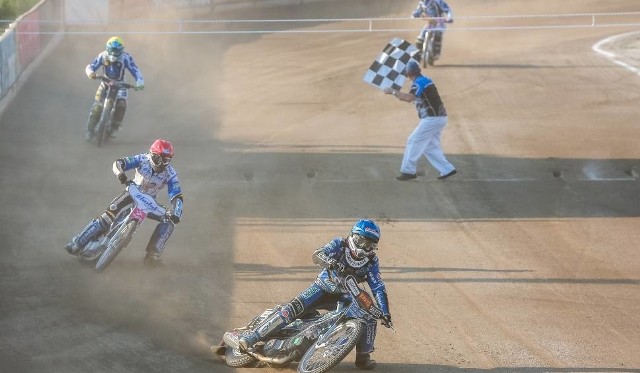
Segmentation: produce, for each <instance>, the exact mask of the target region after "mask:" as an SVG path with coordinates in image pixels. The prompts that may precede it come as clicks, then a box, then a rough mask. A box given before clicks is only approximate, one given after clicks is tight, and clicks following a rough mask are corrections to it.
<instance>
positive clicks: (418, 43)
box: [412, 39, 424, 62]
mask: <svg viewBox="0 0 640 373" xmlns="http://www.w3.org/2000/svg"><path fill="white" fill-rule="evenodd" d="M422 43H424V39H416V48H418V51H417V52H415V53H414V55H413V56H412V57H413V59H415V60H416V61H418V62H420V61H421V60H422Z"/></svg>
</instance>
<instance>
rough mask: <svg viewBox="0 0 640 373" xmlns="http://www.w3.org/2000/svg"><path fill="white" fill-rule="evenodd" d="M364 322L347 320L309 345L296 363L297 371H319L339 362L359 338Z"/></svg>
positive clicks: (310, 372) (323, 370)
mask: <svg viewBox="0 0 640 373" xmlns="http://www.w3.org/2000/svg"><path fill="white" fill-rule="evenodd" d="M362 333H364V324H363V323H362V322H360V321H358V320H353V319H351V320H347V321H345V322H343V323H342V324H340V325H338V326H337V327H336V328H335V329H334V330H333V331H332V332H331V333H330V334H328V335H325V336H324V337H323V338H322V339H319V340H318V341H317V342H316V343H314V344H313V346H311V347H310V348H309V349H308V350H307V352H306V353H305V354H304V356H303V357H302V359H301V360H300V363H299V364H298V372H299V373H321V372H326V371H328V370H329V369H331V368H333V367H335V366H336V365H338V363H340V362H341V361H342V360H343V359H344V358H345V357H346V356H347V355H349V353H350V352H351V350H353V348H354V347H355V345H356V343H358V341H359V340H360V337H361V336H362Z"/></svg>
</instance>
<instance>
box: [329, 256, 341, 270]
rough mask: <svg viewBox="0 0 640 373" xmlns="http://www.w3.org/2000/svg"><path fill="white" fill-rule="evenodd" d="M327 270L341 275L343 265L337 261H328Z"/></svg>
mask: <svg viewBox="0 0 640 373" xmlns="http://www.w3.org/2000/svg"><path fill="white" fill-rule="evenodd" d="M329 269H332V270H335V271H338V272H339V273H343V272H344V264H342V263H340V262H339V261H337V260H335V259H331V260H330V261H329Z"/></svg>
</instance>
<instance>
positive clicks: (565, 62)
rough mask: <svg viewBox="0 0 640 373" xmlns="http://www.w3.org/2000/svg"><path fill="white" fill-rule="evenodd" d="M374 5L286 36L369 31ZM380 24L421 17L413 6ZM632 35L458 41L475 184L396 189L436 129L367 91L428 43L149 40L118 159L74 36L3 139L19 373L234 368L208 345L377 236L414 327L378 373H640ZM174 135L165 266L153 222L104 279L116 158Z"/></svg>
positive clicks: (589, 32)
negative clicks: (626, 50) (321, 250)
mask: <svg viewBox="0 0 640 373" xmlns="http://www.w3.org/2000/svg"><path fill="white" fill-rule="evenodd" d="M362 3H363V2H362V1H347V0H343V1H341V2H339V3H331V4H330V5H331V7H330V8H329V7H327V8H326V9H324V8H323V6H321V5H318V4H315V5H313V6H305V7H297V8H295V9H294V10H289V11H287V12H286V13H285V11H284V10H278V12H277V16H278V17H286V16H292V17H301V18H313V17H322V16H323V15H325V14H326V15H327V16H332V17H361V16H364V15H365V13H364V11H365V8H363V7H362ZM451 3H452V6H454V7H455V10H456V14H457V15H483V14H484V15H494V14H532V13H555V12H557V13H563V12H566V13H568V12H575V13H581V12H606V11H630V10H636V11H637V10H638V9H637V8H638V5H637V4H636V1H634V0H619V1H615V2H613V1H610V2H601V1H595V0H572V1H563V2H559V1H553V0H545V1H543V0H540V1H537V2H535V4H532V3H531V2H530V1H521V0H516V1H513V0H490V1H489V0H487V1H483V2H478V1H473V0H458V1H453V0H452V1H451ZM479 3H482V4H483V6H480V4H479ZM611 3H613V4H611ZM368 4H375V6H370V7H369V8H368V9H366V12H367V13H366V15H380V16H400V15H403V16H405V15H407V14H408V13H409V12H410V11H411V9H412V7H413V5H414V1H375V2H374V1H372V0H370V2H369V3H368ZM289 12H290V13H289ZM258 16H259V15H258ZM267 16H270V17H272V18H275V16H274V14H273V13H270V14H267ZM317 27H323V26H322V25H320V26H317ZM625 31H630V30H629V29H624V28H612V29H606V28H595V29H573V30H563V31H558V30H512V31H507V32H498V31H477V32H466V31H457V32H449V33H448V34H447V35H446V39H445V49H444V54H443V57H442V59H441V60H440V61H439V62H438V66H437V67H436V68H434V69H433V70H429V71H428V73H429V74H431V76H432V77H433V78H434V79H435V80H436V82H437V84H438V86H439V89H440V92H441V94H442V95H443V98H444V100H445V104H446V105H447V109H448V111H449V112H450V124H449V126H448V127H447V129H446V130H445V133H444V139H443V141H444V149H445V151H446V152H447V153H448V154H449V155H450V159H451V160H452V162H453V163H455V164H456V165H457V166H458V168H459V170H460V175H459V176H457V177H456V178H455V179H453V180H450V181H446V182H439V181H436V180H435V176H434V172H433V170H432V169H431V168H430V166H429V165H427V164H426V163H422V164H421V166H422V167H423V168H424V170H425V171H426V175H425V176H424V177H421V178H420V179H419V181H418V182H407V183H400V182H396V181H394V180H393V177H394V176H395V175H396V173H397V172H398V168H399V164H400V160H401V153H402V151H403V147H404V141H405V139H406V136H407V135H408V134H409V132H410V131H411V130H412V129H413V126H414V124H415V111H414V109H413V108H412V106H411V105H408V104H403V103H400V102H398V101H396V100H393V99H392V98H391V97H389V96H384V95H383V94H382V93H380V92H378V91H376V90H375V89H373V88H371V87H369V86H367V85H366V84H364V83H362V81H361V78H362V75H363V74H364V71H365V69H366V67H367V66H368V65H369V64H370V62H371V60H372V58H373V57H374V56H375V55H376V54H377V53H378V51H379V50H380V48H381V47H382V46H383V45H384V43H386V41H387V40H389V39H390V38H391V37H393V36H400V37H404V38H406V39H408V40H413V38H414V36H415V34H414V33H409V34H406V35H394V34H382V33H380V34H378V33H375V34H275V35H264V36H249V37H245V36H220V35H218V36H130V37H127V38H126V40H125V41H126V42H127V46H128V48H129V50H130V51H131V52H132V53H134V55H135V56H136V58H137V60H138V62H139V64H140V66H141V68H142V69H143V71H144V73H145V78H146V81H147V89H146V90H145V91H144V92H142V93H132V94H131V99H130V108H129V111H128V114H127V119H126V123H125V125H126V128H125V130H124V133H123V136H122V137H121V138H120V139H118V140H117V141H116V142H115V143H113V144H110V145H109V146H107V147H105V148H103V149H96V147H95V146H93V145H89V144H85V143H83V142H82V140H81V133H82V126H83V125H84V121H85V118H86V114H87V110H88V108H89V106H90V104H91V99H92V97H93V93H94V91H95V88H96V85H95V83H93V82H90V81H88V80H86V78H84V75H83V69H84V66H85V65H86V63H87V62H88V61H89V59H90V58H92V57H93V55H94V53H96V52H97V51H98V49H96V48H99V47H100V46H101V45H102V44H103V42H104V40H103V39H104V37H102V36H100V37H80V36H70V37H67V38H66V39H65V41H64V42H63V43H62V44H61V46H60V48H59V49H58V50H57V51H55V52H54V53H53V54H52V55H51V56H49V58H47V59H46V60H45V61H44V63H43V64H42V66H41V68H40V69H39V70H38V71H37V72H36V73H35V74H34V75H33V76H32V77H31V79H30V80H29V81H28V82H27V83H26V85H25V86H24V89H23V90H22V91H21V92H20V93H19V95H18V96H17V98H16V100H15V101H14V102H13V103H12V105H11V106H10V107H9V108H8V110H7V111H6V112H5V114H4V116H2V117H1V118H0V119H1V125H0V130H2V133H3V135H2V136H1V137H0V158H2V159H3V166H2V169H1V171H0V172H1V173H0V187H1V190H2V194H1V195H0V206H2V209H0V227H1V228H0V238H1V242H2V255H0V289H1V292H2V294H1V295H2V297H1V298H0V299H1V302H0V315H1V317H0V366H1V367H2V370H3V371H7V372H88V371H93V372H107V371H108V372H132V371H136V372H211V371H232V370H231V369H227V368H226V367H225V366H224V365H223V364H222V363H221V362H219V361H217V360H216V359H215V358H213V357H212V356H211V355H210V354H209V353H208V346H209V345H210V344H214V343H217V341H218V340H219V338H220V336H221V334H222V333H223V331H224V330H225V329H227V328H229V327H232V326H236V325H239V324H240V323H242V322H244V321H245V320H246V319H247V318H249V317H251V316H253V315H254V314H255V313H257V312H259V311H261V310H262V309H263V308H265V307H267V306H271V305H273V304H274V303H276V302H282V301H286V300H288V299H289V298H290V297H292V296H293V295H295V294H296V293H297V292H298V291H299V290H301V289H303V288H304V287H305V286H306V285H307V283H308V282H309V281H311V280H312V279H313V277H314V275H315V273H316V268H315V267H313V265H312V264H311V261H310V254H311V251H312V250H313V249H315V248H316V247H318V246H320V245H322V244H324V243H325V242H326V241H328V240H329V239H331V238H332V237H333V236H335V235H340V234H346V233H347V231H348V229H349V227H350V225H351V223H352V222H353V220H354V219H356V218H358V217H362V216H368V217H372V218H375V219H377V220H378V221H380V223H381V227H382V231H383V239H382V245H381V250H380V257H381V259H382V263H383V276H384V279H385V280H386V282H387V286H388V291H389V294H390V300H391V306H392V310H393V316H394V321H395V324H396V327H397V329H398V330H397V333H395V334H394V333H391V332H389V331H388V330H385V329H384V328H381V329H380V330H379V333H378V340H377V351H376V353H375V358H376V359H377V360H378V361H379V362H380V367H379V370H380V371H383V372H403V373H404V372H426V371H429V372H458V371H465V372H467V371H468V372H481V371H496V372H521V373H530V372H594V371H598V372H626V371H638V370H639V369H640V357H639V356H640V355H638V353H637V352H638V351H640V316H639V315H640V276H639V273H640V259H639V256H638V255H637V227H638V224H639V223H640V220H639V219H638V218H639V217H640V210H639V209H638V206H639V204H640V197H639V194H638V187H639V185H638V181H637V176H635V175H637V174H635V171H634V169H635V170H637V169H639V168H640V164H639V161H638V159H639V158H640V147H638V146H637V139H638V138H640V130H639V129H638V126H637V120H638V117H640V109H639V107H638V105H637V102H638V98H639V97H638V96H639V90H638V86H639V84H640V78H639V77H638V76H636V75H633V74H631V73H629V72H627V71H626V70H623V69H621V68H620V67H618V66H616V65H614V64H611V63H610V62H608V61H607V60H605V59H604V58H602V57H601V56H598V55H596V54H594V53H593V52H592V50H591V46H592V45H593V44H594V43H596V42H597V41H598V40H600V39H602V38H604V37H607V36H610V35H614V34H618V33H622V32H625ZM327 56H331V57H327ZM156 137H167V138H169V139H171V140H172V141H173V142H174V144H175V146H176V158H175V161H174V164H175V166H176V167H177V169H178V171H179V173H180V176H181V179H182V183H183V187H184V194H185V217H184V221H183V223H182V224H180V225H179V226H178V227H177V229H176V231H175V233H174V235H173V236H172V239H171V242H170V245H169V247H168V248H167V252H166V255H165V256H164V259H165V262H166V266H165V267H164V268H162V269H161V270H155V271H149V270H145V269H144V268H142V265H141V258H142V255H143V254H142V251H143V248H144V245H145V244H146V240H147V239H148V237H149V235H150V232H151V229H152V225H151V224H149V225H147V226H144V227H143V229H142V230H141V231H140V232H139V233H138V234H137V236H136V237H135V238H134V240H133V242H132V244H131V245H130V247H129V248H128V250H127V251H126V252H124V253H123V254H122V255H121V256H120V257H119V258H118V259H117V260H116V262H114V264H113V266H112V267H111V268H110V269H109V270H108V271H106V272H105V273H103V274H100V275H97V274H95V273H94V272H92V271H91V270H90V269H89V268H85V267H83V266H81V265H80V264H79V263H77V262H76V261H75V260H74V259H73V258H72V257H70V256H69V255H67V254H66V253H65V252H64V251H63V249H62V247H63V245H64V244H65V242H66V241H67V240H68V238H69V237H70V236H71V235H72V234H74V233H75V232H76V231H77V230H79V229H80V228H82V226H83V224H85V223H86V221H88V220H89V219H91V218H92V217H93V216H95V215H96V214H97V213H98V212H100V211H101V209H102V208H103V207H104V205H105V203H107V202H108V201H109V199H110V198H111V197H112V196H114V195H115V194H116V193H118V192H119V190H120V189H119V188H120V186H119V184H118V182H117V180H115V178H114V177H113V176H112V175H111V173H110V167H111V163H112V162H113V160H114V159H115V158H117V157H119V156H122V155H128V154H133V153H135V152H139V151H143V150H144V149H146V148H147V147H148V146H149V144H150V143H151V141H152V140H153V139H155V138H156ZM554 171H556V175H557V174H558V172H560V173H561V175H562V176H561V177H554V175H553V173H554ZM162 198H163V200H164V195H163V196H162ZM352 361H353V356H350V357H348V358H347V361H345V362H343V363H342V364H341V365H339V366H338V367H337V368H336V371H351V370H353V365H352V364H351V362H352Z"/></svg>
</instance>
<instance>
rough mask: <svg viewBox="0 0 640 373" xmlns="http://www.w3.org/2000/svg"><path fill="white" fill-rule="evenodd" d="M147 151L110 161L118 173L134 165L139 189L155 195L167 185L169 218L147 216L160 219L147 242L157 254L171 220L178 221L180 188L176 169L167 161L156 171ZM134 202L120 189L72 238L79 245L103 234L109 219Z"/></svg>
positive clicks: (111, 219) (172, 221) (170, 231)
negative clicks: (169, 203)
mask: <svg viewBox="0 0 640 373" xmlns="http://www.w3.org/2000/svg"><path fill="white" fill-rule="evenodd" d="M150 158H151V157H150V155H149V154H147V153H142V154H138V155H133V156H130V157H124V158H120V159H118V160H116V161H115V162H114V163H113V173H114V175H116V176H118V175H120V174H121V173H123V172H125V171H129V170H133V169H135V176H134V179H133V182H134V183H135V184H136V185H137V186H138V188H139V189H140V191H141V192H143V193H145V194H148V195H150V196H152V197H154V198H155V197H156V196H157V194H158V192H159V191H160V190H161V189H162V188H164V187H165V186H167V192H168V194H169V201H170V202H171V204H172V210H173V211H172V216H171V219H166V218H165V217H158V216H151V215H149V216H148V217H149V218H151V219H155V220H158V221H159V224H158V226H157V227H156V229H155V231H154V232H153V235H152V236H151V238H150V240H149V243H148V245H147V249H146V251H147V254H156V255H158V256H160V255H161V254H162V251H163V250H164V246H165V244H166V242H167V240H168V239H169V237H170V236H171V233H172V232H173V226H174V224H177V223H178V222H179V221H180V219H181V217H182V203H183V197H182V190H181V188H180V180H179V178H178V173H177V172H176V170H175V169H174V168H173V166H171V165H168V166H167V167H166V168H165V169H164V170H163V171H161V172H156V171H154V170H153V166H152V164H151V160H150ZM132 202H133V200H132V198H131V196H130V195H129V193H128V192H127V191H123V192H122V193H121V194H120V195H119V196H117V197H116V198H114V199H113V200H112V201H111V202H110V203H109V205H108V206H107V209H106V210H105V211H104V213H102V214H101V215H100V216H98V217H97V218H95V219H93V220H92V221H91V222H89V224H88V225H87V226H86V227H85V228H84V230H82V231H81V232H80V233H78V234H77V235H76V236H75V237H74V238H73V239H72V242H74V243H76V244H77V245H78V246H79V247H81V248H82V247H84V246H85V245H86V244H87V243H88V242H89V241H91V240H93V239H94V238H95V237H98V236H99V235H101V234H104V233H105V232H106V231H107V230H108V229H109V227H110V226H111V223H112V222H113V221H114V219H115V218H116V216H117V215H118V213H120V211H122V209H124V208H125V207H127V206H129V205H130V204H131V203H132Z"/></svg>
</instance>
